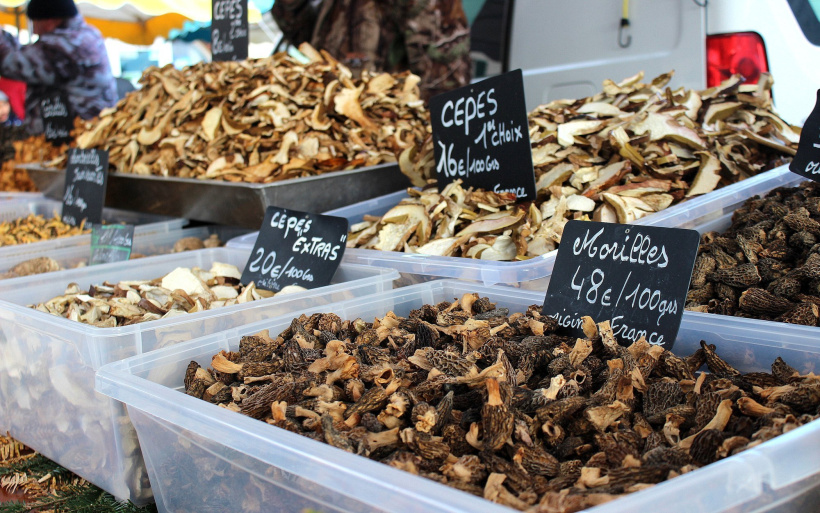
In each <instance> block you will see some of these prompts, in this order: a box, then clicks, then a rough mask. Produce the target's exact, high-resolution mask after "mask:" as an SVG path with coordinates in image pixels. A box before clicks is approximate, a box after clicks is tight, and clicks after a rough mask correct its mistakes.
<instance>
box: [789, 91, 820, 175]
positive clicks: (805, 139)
mask: <svg viewBox="0 0 820 513" xmlns="http://www.w3.org/2000/svg"><path fill="white" fill-rule="evenodd" d="M789 170H790V171H791V172H793V173H797V174H798V175H801V176H805V177H806V178H810V179H812V180H814V181H815V182H820V89H818V90H817V102H816V103H815V104H814V110H813V111H811V114H809V117H808V119H806V123H805V124H803V130H802V131H801V133H800V144H799V145H798V146H797V155H795V156H794V159H792V163H791V164H789Z"/></svg>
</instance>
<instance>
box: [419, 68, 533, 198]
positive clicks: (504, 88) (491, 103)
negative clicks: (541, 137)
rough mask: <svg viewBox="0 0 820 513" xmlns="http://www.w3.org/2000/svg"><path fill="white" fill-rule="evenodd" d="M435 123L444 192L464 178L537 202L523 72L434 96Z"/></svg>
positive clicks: (432, 114) (439, 175)
mask: <svg viewBox="0 0 820 513" xmlns="http://www.w3.org/2000/svg"><path fill="white" fill-rule="evenodd" d="M430 121H431V124H432V126H433V145H434V153H435V157H436V176H437V178H438V187H439V190H442V189H444V187H446V186H447V184H449V183H451V182H453V181H454V180H457V179H461V180H462V181H463V182H464V186H465V187H475V188H479V189H484V190H488V191H494V192H513V193H515V195H516V200H517V201H534V200H535V193H536V191H535V173H534V172H533V167H532V149H531V147H530V132H529V121H528V120H527V107H526V105H525V103H524V79H523V78H522V74H521V70H520V69H519V70H515V71H511V72H509V73H505V74H503V75H499V76H497V77H492V78H488V79H485V80H482V81H481V82H477V83H475V84H470V85H468V86H464V87H461V88H459V89H456V90H455V91H450V92H447V93H444V94H440V95H437V96H434V97H433V98H431V99H430Z"/></svg>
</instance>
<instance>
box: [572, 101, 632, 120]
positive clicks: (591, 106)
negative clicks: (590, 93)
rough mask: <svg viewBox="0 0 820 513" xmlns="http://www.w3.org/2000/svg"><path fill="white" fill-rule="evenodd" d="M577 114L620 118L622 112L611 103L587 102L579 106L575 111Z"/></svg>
mask: <svg viewBox="0 0 820 513" xmlns="http://www.w3.org/2000/svg"><path fill="white" fill-rule="evenodd" d="M576 112H578V114H597V115H599V116H608V117H611V116H620V115H621V114H623V113H624V112H623V111H622V110H621V109H619V108H618V107H616V106H614V105H612V104H611V103H604V102H589V103H585V104H583V105H581V106H580V107H579V108H578V110H577V111H576Z"/></svg>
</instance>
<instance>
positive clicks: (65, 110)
mask: <svg viewBox="0 0 820 513" xmlns="http://www.w3.org/2000/svg"><path fill="white" fill-rule="evenodd" d="M40 116H41V117H42V118H43V132H44V135H45V137H46V141H48V142H50V143H52V144H56V145H60V144H67V143H69V142H71V140H72V138H71V130H72V129H73V128H74V117H73V116H72V115H71V108H70V107H69V104H68V99H67V98H66V96H65V94H63V93H52V94H49V95H48V96H46V97H45V98H43V99H42V100H40Z"/></svg>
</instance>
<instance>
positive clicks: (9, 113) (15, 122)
mask: <svg viewBox="0 0 820 513" xmlns="http://www.w3.org/2000/svg"><path fill="white" fill-rule="evenodd" d="M22 123H23V122H22V121H20V118H18V117H17V116H16V115H15V114H14V111H13V110H12V109H11V103H9V97H8V96H6V93H4V92H2V91H0V126H19V125H21V124H22Z"/></svg>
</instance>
